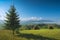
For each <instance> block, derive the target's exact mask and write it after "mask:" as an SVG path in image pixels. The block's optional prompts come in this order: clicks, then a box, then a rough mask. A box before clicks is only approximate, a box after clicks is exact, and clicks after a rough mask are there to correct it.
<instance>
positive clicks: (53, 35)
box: [0, 29, 60, 40]
mask: <svg viewBox="0 0 60 40" xmlns="http://www.w3.org/2000/svg"><path fill="white" fill-rule="evenodd" d="M0 40H60V29H40V30H21V31H20V34H15V35H13V34H12V31H10V30H0Z"/></svg>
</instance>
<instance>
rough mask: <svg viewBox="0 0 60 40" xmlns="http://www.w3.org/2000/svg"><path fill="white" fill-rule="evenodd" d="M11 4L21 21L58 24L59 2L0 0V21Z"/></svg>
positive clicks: (55, 0) (59, 21)
mask: <svg viewBox="0 0 60 40" xmlns="http://www.w3.org/2000/svg"><path fill="white" fill-rule="evenodd" d="M12 2H13V3H12ZM12 4H14V6H15V8H16V11H17V12H18V13H17V14H18V15H19V17H20V18H21V20H27V19H35V20H36V19H37V20H38V19H44V20H53V21H55V22H56V23H60V0H0V20H4V19H5V15H6V12H8V10H9V8H10V6H11V5H12Z"/></svg>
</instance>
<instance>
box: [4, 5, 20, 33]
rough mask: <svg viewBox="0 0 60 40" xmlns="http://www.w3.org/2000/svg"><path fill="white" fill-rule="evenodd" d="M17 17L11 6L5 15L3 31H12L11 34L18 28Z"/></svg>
mask: <svg viewBox="0 0 60 40" xmlns="http://www.w3.org/2000/svg"><path fill="white" fill-rule="evenodd" d="M18 16H19V15H17V12H16V9H15V7H14V6H13V5H12V6H11V7H10V9H9V11H8V13H6V20H5V29H8V30H12V31H13V34H14V31H15V30H16V29H19V27H20V24H19V22H20V20H19V17H18Z"/></svg>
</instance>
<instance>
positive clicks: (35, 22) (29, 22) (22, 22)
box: [21, 20, 55, 24]
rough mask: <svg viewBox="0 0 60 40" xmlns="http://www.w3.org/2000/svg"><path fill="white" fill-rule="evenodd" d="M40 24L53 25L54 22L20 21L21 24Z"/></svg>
mask: <svg viewBox="0 0 60 40" xmlns="http://www.w3.org/2000/svg"><path fill="white" fill-rule="evenodd" d="M42 23H45V24H47V23H49V24H52V23H55V22H54V21H52V20H27V21H21V24H42Z"/></svg>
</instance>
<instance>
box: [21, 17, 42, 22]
mask: <svg viewBox="0 0 60 40" xmlns="http://www.w3.org/2000/svg"><path fill="white" fill-rule="evenodd" d="M41 19H42V17H29V18H21V21H28V20H41Z"/></svg>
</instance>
